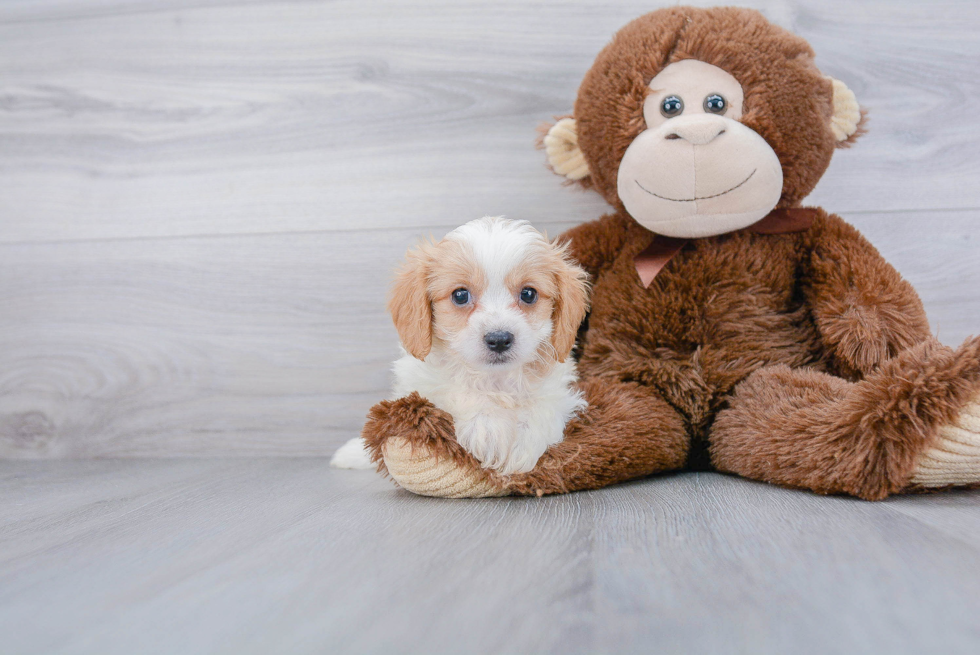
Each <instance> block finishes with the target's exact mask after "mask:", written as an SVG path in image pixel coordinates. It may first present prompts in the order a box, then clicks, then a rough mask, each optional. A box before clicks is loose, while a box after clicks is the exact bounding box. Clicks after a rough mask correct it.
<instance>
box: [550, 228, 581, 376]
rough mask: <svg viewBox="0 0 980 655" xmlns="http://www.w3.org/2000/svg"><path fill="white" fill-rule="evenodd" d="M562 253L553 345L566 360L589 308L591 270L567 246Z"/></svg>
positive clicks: (561, 359)
mask: <svg viewBox="0 0 980 655" xmlns="http://www.w3.org/2000/svg"><path fill="white" fill-rule="evenodd" d="M566 248H567V246H566ZM559 255H560V257H561V260H560V261H561V263H560V264H559V266H558V268H557V271H558V272H557V273H556V274H555V275H556V281H557V288H558V293H557V294H556V295H555V306H554V309H553V310H552V311H553V313H552V323H553V326H554V328H553V332H552V333H551V345H552V346H554V348H555V358H556V359H557V360H558V361H559V362H563V361H565V360H566V359H568V355H569V354H570V353H571V352H572V347H573V346H574V345H575V338H576V337H577V336H578V329H579V326H580V325H582V321H584V320H585V313H586V312H587V311H589V274H588V273H586V272H585V271H584V270H583V269H582V268H581V267H579V266H577V265H576V264H573V263H572V262H571V261H570V260H569V259H568V255H567V254H566V252H565V249H564V248H563V249H562V250H561V251H560V252H559Z"/></svg>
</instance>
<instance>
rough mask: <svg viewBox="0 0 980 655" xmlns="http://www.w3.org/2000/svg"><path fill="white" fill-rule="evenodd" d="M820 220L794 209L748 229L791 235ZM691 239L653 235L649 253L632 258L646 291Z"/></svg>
mask: <svg viewBox="0 0 980 655" xmlns="http://www.w3.org/2000/svg"><path fill="white" fill-rule="evenodd" d="M816 216H817V210H816V209H805V208H802V207H794V208H792V209H774V210H773V211H771V212H769V214H767V215H766V217H765V218H763V219H762V220H761V221H759V222H758V223H753V224H752V225H750V226H749V227H747V228H745V229H746V230H747V231H749V232H755V233H756V234H790V233H792V232H804V231H806V230H808V229H810V226H811V225H813V219H814V218H815V217H816ZM688 241H690V239H675V238H673V237H665V236H663V235H660V234H657V235H654V237H653V241H652V242H651V243H650V245H649V246H647V247H646V249H645V250H644V251H643V252H641V253H640V254H639V255H637V256H636V257H635V258H633V263H634V265H635V266H636V272H637V273H639V274H640V281H641V282H643V286H644V287H645V288H649V287H650V284H651V283H652V282H653V280H654V278H656V277H657V274H658V273H660V271H662V270H663V269H664V266H666V265H667V262H669V261H670V260H671V259H673V258H674V255H676V254H677V253H679V252H680V251H681V248H683V247H684V244H686V243H687V242H688Z"/></svg>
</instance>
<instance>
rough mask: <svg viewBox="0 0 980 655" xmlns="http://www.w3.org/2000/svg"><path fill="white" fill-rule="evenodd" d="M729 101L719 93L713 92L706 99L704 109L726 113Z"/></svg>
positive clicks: (710, 112) (713, 112) (709, 111)
mask: <svg viewBox="0 0 980 655" xmlns="http://www.w3.org/2000/svg"><path fill="white" fill-rule="evenodd" d="M726 109H728V103H727V102H725V99H724V98H723V97H721V96H720V95H718V94H717V93H712V94H711V95H710V96H708V97H707V98H705V99H704V110H705V111H706V112H708V113H709V114H724V113H725V110H726Z"/></svg>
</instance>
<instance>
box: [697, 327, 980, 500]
mask: <svg viewBox="0 0 980 655" xmlns="http://www.w3.org/2000/svg"><path fill="white" fill-rule="evenodd" d="M709 452H710V454H711V461H712V464H714V466H715V467H716V468H717V469H718V470H721V471H727V472H731V473H737V474H738V475H742V476H744V477H747V478H753V479H756V480H762V481H766V482H772V483H775V484H781V485H787V486H791V487H802V488H806V489H811V490H813V491H816V492H817V493H825V494H838V493H843V494H850V495H853V496H857V497H859V498H864V499H865V500H880V499H882V498H885V497H886V496H888V495H890V494H894V493H899V492H902V491H912V490H915V489H923V488H936V487H947V486H957V485H971V484H974V483H978V482H980V339H977V338H974V339H971V340H969V341H967V342H966V343H965V344H964V345H963V346H961V347H960V348H959V349H958V350H956V351H954V350H952V349H950V348H947V347H945V346H943V345H941V344H939V343H938V342H935V341H930V342H927V343H923V344H920V345H918V346H915V347H913V348H910V349H909V350H906V351H905V352H903V353H901V354H899V355H898V356H896V357H894V358H893V359H891V360H888V361H886V362H884V363H883V364H882V365H881V366H880V367H879V368H878V369H877V370H875V371H873V372H871V373H869V374H868V375H867V376H866V378H865V379H864V380H862V381H860V382H856V383H851V382H847V381H846V380H842V379H840V378H836V377H833V376H831V375H827V374H825V373H819V372H816V371H811V370H805V369H801V370H793V369H790V368H788V367H786V366H774V367H770V368H765V369H761V370H759V371H756V372H755V373H753V374H752V375H751V376H749V377H748V378H747V379H746V380H745V381H744V382H742V383H741V384H739V385H738V387H736V389H735V392H734V394H733V396H732V398H731V400H730V403H729V407H728V408H726V409H724V410H722V411H721V412H719V413H718V417H717V418H716V420H715V423H714V425H713V426H712V429H711V436H710V446H709Z"/></svg>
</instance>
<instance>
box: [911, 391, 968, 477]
mask: <svg viewBox="0 0 980 655" xmlns="http://www.w3.org/2000/svg"><path fill="white" fill-rule="evenodd" d="M976 483H980V394H977V395H976V396H974V397H973V399H972V400H971V401H970V402H969V403H967V405H966V407H964V408H963V409H962V410H961V411H960V413H959V415H958V416H957V417H956V418H955V419H954V420H953V421H951V422H950V423H948V424H947V425H943V426H942V427H940V428H939V432H938V435H937V438H936V441H935V443H933V444H932V446H930V447H929V448H928V449H926V451H925V452H923V453H922V455H921V456H920V457H919V461H918V463H917V465H916V467H915V471H914V473H913V475H912V484H915V485H918V486H921V487H948V486H954V485H972V484H976Z"/></svg>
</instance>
